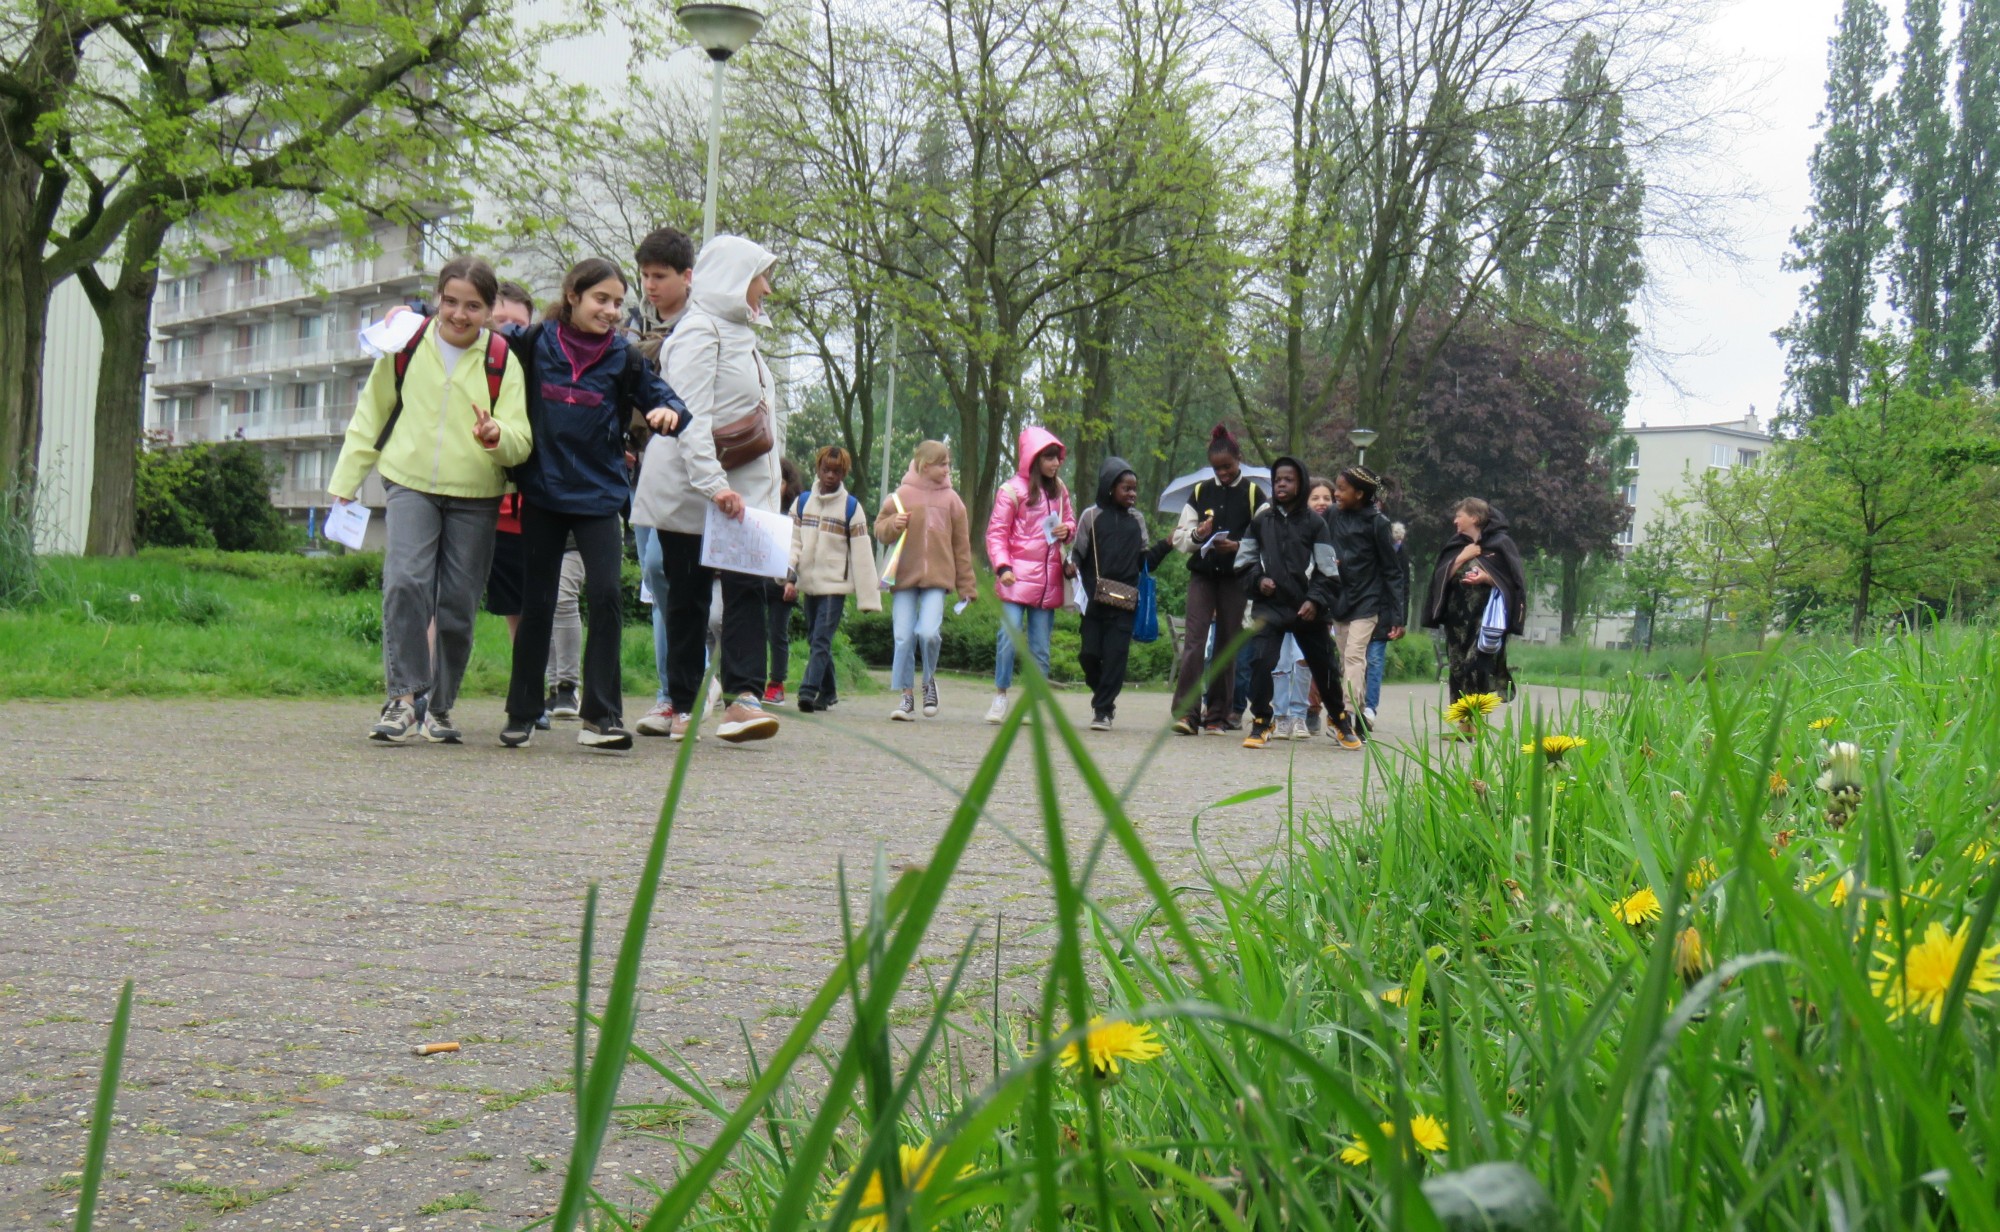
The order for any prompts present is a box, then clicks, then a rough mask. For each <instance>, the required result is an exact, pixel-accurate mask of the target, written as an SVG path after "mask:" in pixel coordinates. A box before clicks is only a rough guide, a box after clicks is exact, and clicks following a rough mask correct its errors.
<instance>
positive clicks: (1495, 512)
mask: <svg viewBox="0 0 2000 1232" xmlns="http://www.w3.org/2000/svg"><path fill="white" fill-rule="evenodd" d="M1496 533H1497V534H1502V535H1506V534H1508V531H1507V515H1506V514H1504V513H1502V512H1500V509H1499V506H1497V505H1488V506H1487V507H1486V525H1485V526H1484V527H1482V528H1481V529H1480V531H1479V537H1480V538H1481V539H1484V538H1486V536H1488V535H1491V534H1496ZM1509 537H1510V538H1511V536H1509Z"/></svg>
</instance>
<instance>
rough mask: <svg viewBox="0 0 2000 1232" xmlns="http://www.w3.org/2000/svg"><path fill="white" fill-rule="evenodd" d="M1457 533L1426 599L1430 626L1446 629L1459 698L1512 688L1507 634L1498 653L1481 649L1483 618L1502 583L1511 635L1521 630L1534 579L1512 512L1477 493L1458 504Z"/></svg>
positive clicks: (1454, 516) (1453, 682) (1445, 550)
mask: <svg viewBox="0 0 2000 1232" xmlns="http://www.w3.org/2000/svg"><path fill="white" fill-rule="evenodd" d="M1451 516H1452V529H1453V534H1452V537H1451V538H1450V539H1448V540H1446V541H1445V544H1444V546H1443V547H1441V548H1439V549H1438V554H1437V562H1436V564H1434V565H1433V566H1432V567H1431V585H1430V594H1429V596H1428V597H1427V598H1426V600H1425V602H1424V628H1426V629H1441V630H1443V632H1444V644H1445V657H1446V661H1447V662H1448V663H1449V664H1450V665H1451V696H1452V700H1453V701H1457V700H1458V699H1459V698H1461V697H1464V696H1466V695H1467V694H1473V693H1497V694H1502V695H1506V694H1510V693H1512V692H1513V685H1514V675H1513V673H1512V672H1511V671H1509V670H1508V669H1507V644H1506V639H1505V638H1502V639H1501V644H1500V649H1499V650H1498V651H1497V652H1495V653H1492V654H1487V653H1483V652H1481V651H1480V649H1479V623H1480V619H1481V618H1482V617H1483V616H1484V615H1485V612H1486V605H1487V601H1488V600H1489V599H1491V598H1492V595H1493V591H1494V588H1496V587H1497V588H1499V591H1500V595H1501V598H1502V599H1504V600H1505V601H1506V604H1507V630H1506V632H1507V635H1508V636H1519V635H1520V632H1521V629H1522V627H1523V622H1524V621H1525V620H1526V618H1527V598H1528V580H1527V573H1526V571H1525V570H1524V569H1522V567H1521V549H1520V548H1518V547H1516V546H1514V540H1513V537H1512V536H1510V535H1509V534H1508V533H1507V517H1506V515H1505V514H1503V513H1501V512H1500V511H1499V510H1498V509H1495V508H1493V507H1492V506H1491V505H1488V504H1487V503H1486V502H1485V501H1483V500H1480V499H1479V498H1478V497H1476V496H1469V497H1467V498H1465V499H1464V500H1462V501H1460V502H1458V504H1457V505H1455V506H1453V507H1452V511H1451Z"/></svg>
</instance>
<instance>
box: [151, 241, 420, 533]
mask: <svg viewBox="0 0 2000 1232" xmlns="http://www.w3.org/2000/svg"><path fill="white" fill-rule="evenodd" d="M373 239H374V246H376V247H378V248H379V252H378V253H376V254H375V255H364V253H363V250H362V248H361V247H360V246H357V245H355V244H352V243H349V242H347V241H346V240H343V239H340V238H338V237H336V236H328V237H326V239H325V241H324V242H323V243H321V244H319V245H317V246H315V247H313V248H312V250H311V253H312V255H311V269H310V272H308V273H306V274H304V275H301V274H299V273H298V272H296V271H294V270H293V269H292V268H291V267H290V266H288V265H287V264H285V263H284V262H283V261H280V260H277V259H252V258H242V259H237V258H233V257H231V256H229V255H226V254H225V255H217V256H212V257H210V258H209V259H207V260H202V261H197V262H196V263H195V266H194V268H192V269H190V270H189V271H187V272H186V273H185V274H183V275H181V276H179V277H175V278H172V279H163V280H162V281H161V283H160V288H159V293H158V295H157V296H156V297H155V299H154V301H153V338H154V367H153V373H152V377H151V380H150V382H149V392H148V399H147V407H146V428H147V430H148V431H149V432H157V433H161V434H163V435H164V437H165V439H167V440H168V441H170V442H172V443H173V444H176V445H186V444H193V443H194V442H197V441H223V440H248V441H257V442H260V443H262V444H263V445H264V446H265V447H266V448H267V449H268V450H269V451H270V453H271V455H272V459H273V461H274V462H276V463H277V464H278V466H279V468H280V469H279V479H278V482H277V485H276V486H275V487H274V488H273V490H272V501H273V503H275V504H277V505H278V506H279V507H280V508H283V509H286V510H288V511H291V512H294V513H295V514H296V515H297V516H299V517H304V515H305V511H306V510H307V509H309V508H313V507H317V506H324V505H325V504H326V481H327V479H328V478H330V477H331V476H332V474H333V464H334V460H335V459H336V458H337V457H339V455H340V439H341V435H342V434H343V433H344V432H346V430H347V421H348V419H349V418H350V417H352V415H353V413H354V405H355V401H356V399H357V398H358V396H359V394H360V392H361V387H362V386H363V385H364V384H365V383H366V382H367V380H368V372H369V368H370V365H371V363H372V361H371V360H369V359H368V357H367V356H365V355H363V354H362V352H361V349H360V347H359V346H358V345H357V343H356V341H355V334H356V332H357V331H358V330H359V329H360V328H361V327H362V326H363V325H366V324H367V323H368V322H370V321H372V320H375V319H376V318H378V317H380V316H381V315H382V314H383V313H384V312H386V311H387V310H388V309H389V307H390V306H391V305H393V304H398V303H407V302H411V301H413V300H416V299H419V298H421V297H422V296H423V294H424V293H425V291H426V290H427V289H428V275H427V272H426V271H430V270H435V269H436V268H437V266H438V264H439V263H440V262H441V261H442V260H443V259H444V258H443V257H442V256H440V255H439V254H437V253H434V252H431V251H430V246H429V244H428V243H427V241H426V238H425V235H424V231H423V229H422V228H419V227H409V228H394V229H385V230H383V231H380V232H378V233H376V235H375V236H374V237H373ZM379 483H380V481H379V480H378V479H375V478H372V477H371V478H370V480H369V487H368V488H367V489H364V492H363V494H362V495H363V500H364V501H366V502H367V503H369V504H379V503H380V500H381V493H380V491H379Z"/></svg>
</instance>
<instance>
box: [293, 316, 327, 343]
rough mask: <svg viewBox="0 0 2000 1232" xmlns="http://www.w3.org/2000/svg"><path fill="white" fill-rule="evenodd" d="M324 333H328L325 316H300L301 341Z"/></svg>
mask: <svg viewBox="0 0 2000 1232" xmlns="http://www.w3.org/2000/svg"><path fill="white" fill-rule="evenodd" d="M324 333H326V318H325V317H322V316H310V317H300V318H299V340H300V341H301V342H303V341H306V340H307V339H310V338H317V337H319V336H321V335H322V334H324Z"/></svg>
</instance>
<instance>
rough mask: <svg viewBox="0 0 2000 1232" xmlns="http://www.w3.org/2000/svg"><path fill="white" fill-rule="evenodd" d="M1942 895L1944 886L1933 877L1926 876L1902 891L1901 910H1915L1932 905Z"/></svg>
mask: <svg viewBox="0 0 2000 1232" xmlns="http://www.w3.org/2000/svg"><path fill="white" fill-rule="evenodd" d="M1942 897H1944V887H1943V886H1941V885H1939V884H1938V883H1937V879H1936V878H1935V877H1926V878H1924V879H1923V880H1922V881H1919V882H1918V883H1917V884H1915V885H1913V886H1911V887H1909V888H1908V889H1906V890H1904V891H1903V910H1905V911H1916V910H1920V909H1922V908H1924V907H1929V906H1932V905H1934V904H1935V903H1936V902H1937V900H1938V899H1940V898H1942Z"/></svg>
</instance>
